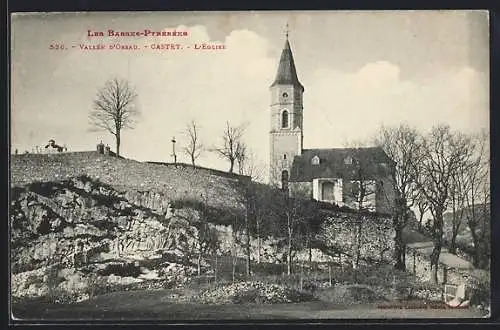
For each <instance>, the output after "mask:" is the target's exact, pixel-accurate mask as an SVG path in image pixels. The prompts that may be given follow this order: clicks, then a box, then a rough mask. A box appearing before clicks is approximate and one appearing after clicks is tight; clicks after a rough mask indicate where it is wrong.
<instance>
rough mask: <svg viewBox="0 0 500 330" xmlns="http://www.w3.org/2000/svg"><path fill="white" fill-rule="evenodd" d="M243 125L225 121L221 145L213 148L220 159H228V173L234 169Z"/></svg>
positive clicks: (243, 128) (243, 130) (243, 129)
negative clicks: (233, 124)
mask: <svg viewBox="0 0 500 330" xmlns="http://www.w3.org/2000/svg"><path fill="white" fill-rule="evenodd" d="M244 132H245V125H240V126H231V125H230V124H229V122H226V128H225V129H224V132H223V133H222V145H221V146H220V147H216V148H214V149H213V151H215V152H216V153H217V154H218V155H219V156H220V157H221V158H222V159H226V160H227V161H229V173H233V171H234V163H235V162H236V160H237V158H238V155H239V153H238V152H239V149H238V148H241V143H242V138H243V133H244Z"/></svg>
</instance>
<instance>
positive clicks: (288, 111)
mask: <svg viewBox="0 0 500 330" xmlns="http://www.w3.org/2000/svg"><path fill="white" fill-rule="evenodd" d="M270 92H271V131H270V152H271V155H270V161H271V163H270V182H271V184H274V185H278V186H281V188H282V189H285V190H288V191H289V192H290V193H291V194H292V195H294V194H298V193H299V192H301V193H303V194H305V195H306V196H309V197H312V198H314V199H315V200H319V201H324V202H329V203H333V204H337V205H339V206H342V205H346V206H349V207H352V208H356V209H364V210H370V211H377V212H384V213H391V211H392V209H393V203H394V185H393V175H392V174H393V171H394V165H395V164H394V162H393V161H392V160H391V159H390V158H389V157H388V156H387V155H386V153H385V152H384V151H383V150H382V149H381V148H378V147H370V148H335V149H331V148H330V149H305V148H304V146H303V140H304V135H303V93H304V86H303V85H302V84H301V83H300V81H299V79H298V76H297V70H296V67H295V63H294V59H293V54H292V51H291V48H290V42H289V40H288V35H287V38H286V41H285V46H284V48H283V51H282V53H281V58H280V62H279V65H278V72H277V74H276V78H275V79H274V82H273V83H272V84H271V86H270Z"/></svg>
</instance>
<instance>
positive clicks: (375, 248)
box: [320, 212, 395, 262]
mask: <svg viewBox="0 0 500 330" xmlns="http://www.w3.org/2000/svg"><path fill="white" fill-rule="evenodd" d="M359 225H361V226H360V227H359ZM359 228H361V235H360V242H361V243H360V245H361V248H360V252H361V258H362V259H363V260H367V261H369V262H391V261H392V253H393V251H394V235H395V233H394V230H393V228H392V222H391V219H390V218H386V217H382V216H376V215H372V216H369V215H363V216H361V215H359V214H356V213H342V212H331V213H330V214H329V215H328V216H327V217H326V221H325V222H324V223H323V224H322V228H321V237H320V240H321V241H322V242H324V243H325V244H326V245H327V246H330V247H331V248H332V249H338V250H340V251H342V252H343V253H345V254H348V255H351V257H352V258H354V256H355V253H356V251H357V244H358V243H357V242H358V240H357V239H358V229H359Z"/></svg>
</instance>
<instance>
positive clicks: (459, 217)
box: [448, 140, 472, 254]
mask: <svg viewBox="0 0 500 330" xmlns="http://www.w3.org/2000/svg"><path fill="white" fill-rule="evenodd" d="M471 141H472V140H471ZM470 147H471V146H469V147H468V148H467V151H466V154H467V156H468V157H471V156H472V154H471V152H472V150H471V149H470ZM469 166H471V162H470V161H469V160H468V159H464V162H463V163H461V164H457V171H456V172H455V173H453V174H452V176H451V187H450V199H451V238H450V245H449V247H448V251H449V252H450V253H453V254H455V253H456V251H457V244H456V242H457V236H458V233H459V231H460V228H461V227H462V223H463V218H464V212H465V205H466V202H465V199H466V196H465V194H466V193H467V191H468V190H469V185H470V181H469V180H468V178H467V173H468V167H469Z"/></svg>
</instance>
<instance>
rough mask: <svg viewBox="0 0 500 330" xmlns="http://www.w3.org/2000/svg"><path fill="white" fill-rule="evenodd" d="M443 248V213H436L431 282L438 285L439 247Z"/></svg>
mask: <svg viewBox="0 0 500 330" xmlns="http://www.w3.org/2000/svg"><path fill="white" fill-rule="evenodd" d="M442 246H443V213H442V212H439V211H438V212H436V215H435V217H434V248H433V250H432V253H431V282H432V283H434V284H437V283H438V267H439V256H440V254H441V247H442Z"/></svg>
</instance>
